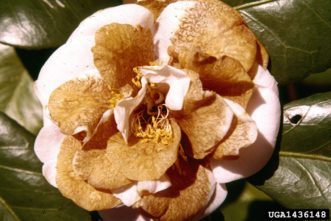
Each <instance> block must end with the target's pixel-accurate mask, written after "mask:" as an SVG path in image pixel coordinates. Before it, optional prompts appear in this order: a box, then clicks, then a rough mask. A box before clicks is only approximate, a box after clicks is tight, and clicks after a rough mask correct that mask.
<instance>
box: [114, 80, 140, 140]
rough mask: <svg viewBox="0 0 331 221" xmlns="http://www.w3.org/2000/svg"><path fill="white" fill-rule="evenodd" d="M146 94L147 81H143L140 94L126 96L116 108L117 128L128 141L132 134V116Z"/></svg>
mask: <svg viewBox="0 0 331 221" xmlns="http://www.w3.org/2000/svg"><path fill="white" fill-rule="evenodd" d="M145 94H146V82H145V83H144V82H143V83H142V88H141V89H140V90H139V92H138V94H137V95H136V96H135V97H134V98H132V97H130V98H125V99H123V100H121V101H119V102H118V103H117V104H116V106H115V108H114V117H115V122H116V125H117V129H118V130H119V132H121V134H122V136H123V139H124V140H125V142H126V143H128V139H129V136H130V116H131V114H132V112H133V111H134V110H135V109H136V107H137V106H138V105H139V104H140V103H141V102H142V100H143V99H144V97H145Z"/></svg>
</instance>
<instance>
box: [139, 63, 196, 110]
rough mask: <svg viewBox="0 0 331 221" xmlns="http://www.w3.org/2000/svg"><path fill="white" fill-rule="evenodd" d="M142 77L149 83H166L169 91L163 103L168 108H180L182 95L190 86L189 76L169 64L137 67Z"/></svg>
mask: <svg viewBox="0 0 331 221" xmlns="http://www.w3.org/2000/svg"><path fill="white" fill-rule="evenodd" d="M139 71H141V73H142V75H143V78H145V79H147V80H148V81H149V82H150V83H166V84H168V85H169V87H170V88H169V91H168V93H167V96H166V99H165V105H166V106H167V107H168V108H169V109H170V110H181V109H182V108H183V101H184V97H185V95H186V93H187V91H188V88H189V86H190V78H189V77H188V76H187V74H186V73H185V72H184V71H182V70H180V69H177V68H174V67H172V66H169V65H165V66H143V67H139Z"/></svg>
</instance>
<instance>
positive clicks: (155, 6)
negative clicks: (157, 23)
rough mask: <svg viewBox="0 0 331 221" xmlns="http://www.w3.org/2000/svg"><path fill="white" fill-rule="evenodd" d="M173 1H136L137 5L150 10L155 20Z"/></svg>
mask: <svg viewBox="0 0 331 221" xmlns="http://www.w3.org/2000/svg"><path fill="white" fill-rule="evenodd" d="M175 1H176V0H138V4H139V5H142V6H144V7H145V8H147V9H148V10H150V11H151V12H152V13H153V15H154V18H157V17H159V15H160V13H161V12H162V10H163V9H164V8H165V7H166V6H167V5H168V4H170V3H171V2H175Z"/></svg>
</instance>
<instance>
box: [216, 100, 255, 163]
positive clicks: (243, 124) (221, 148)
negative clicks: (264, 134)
mask: <svg viewBox="0 0 331 221" xmlns="http://www.w3.org/2000/svg"><path fill="white" fill-rule="evenodd" d="M226 102H227V103H228V104H229V106H230V107H231V109H232V110H233V112H234V113H235V118H234V120H233V122H232V125H231V128H230V131H229V132H228V134H227V135H226V137H225V138H224V139H223V141H221V143H220V144H219V145H218V146H217V149H216V150H215V152H214V153H213V158H214V159H221V158H222V157H223V156H237V155H239V150H240V149H241V148H245V147H248V146H249V145H251V144H253V143H254V142H255V140H256V138H257V128H256V124H255V122H254V120H253V119H252V118H251V117H250V116H249V115H248V114H247V113H246V111H245V110H244V109H243V108H242V107H241V106H240V105H238V104H236V103H234V102H232V101H230V100H226Z"/></svg>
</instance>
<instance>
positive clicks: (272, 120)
mask: <svg viewBox="0 0 331 221" xmlns="http://www.w3.org/2000/svg"><path fill="white" fill-rule="evenodd" d="M259 71H261V72H263V73H259V74H262V75H268V77H266V78H267V79H270V80H272V81H273V83H272V82H269V83H268V85H269V87H257V90H256V91H255V92H254V94H253V96H252V99H251V101H250V103H249V106H248V110H247V112H248V113H249V114H250V116H251V118H252V119H253V120H254V121H255V123H256V126H257V128H258V132H259V133H258V137H257V139H256V141H255V143H254V144H252V145H251V146H249V147H247V148H245V149H243V150H242V151H240V153H239V158H238V159H236V160H226V159H222V160H214V161H212V162H211V167H212V169H213V173H214V176H215V178H216V180H217V182H219V183H227V182H231V181H233V180H237V179H240V178H242V177H247V176H250V175H252V174H254V173H256V172H257V171H258V170H260V169H261V168H262V167H263V166H264V165H265V164H266V163H267V162H268V160H269V159H270V157H271V155H272V152H273V148H274V146H275V143H276V138H277V134H278V130H279V125H280V113H281V111H280V103H279V98H278V90H277V87H274V85H276V84H277V83H276V81H275V80H274V79H273V77H272V76H271V75H270V73H269V72H268V71H267V70H264V69H263V68H261V69H259Z"/></svg>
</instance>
